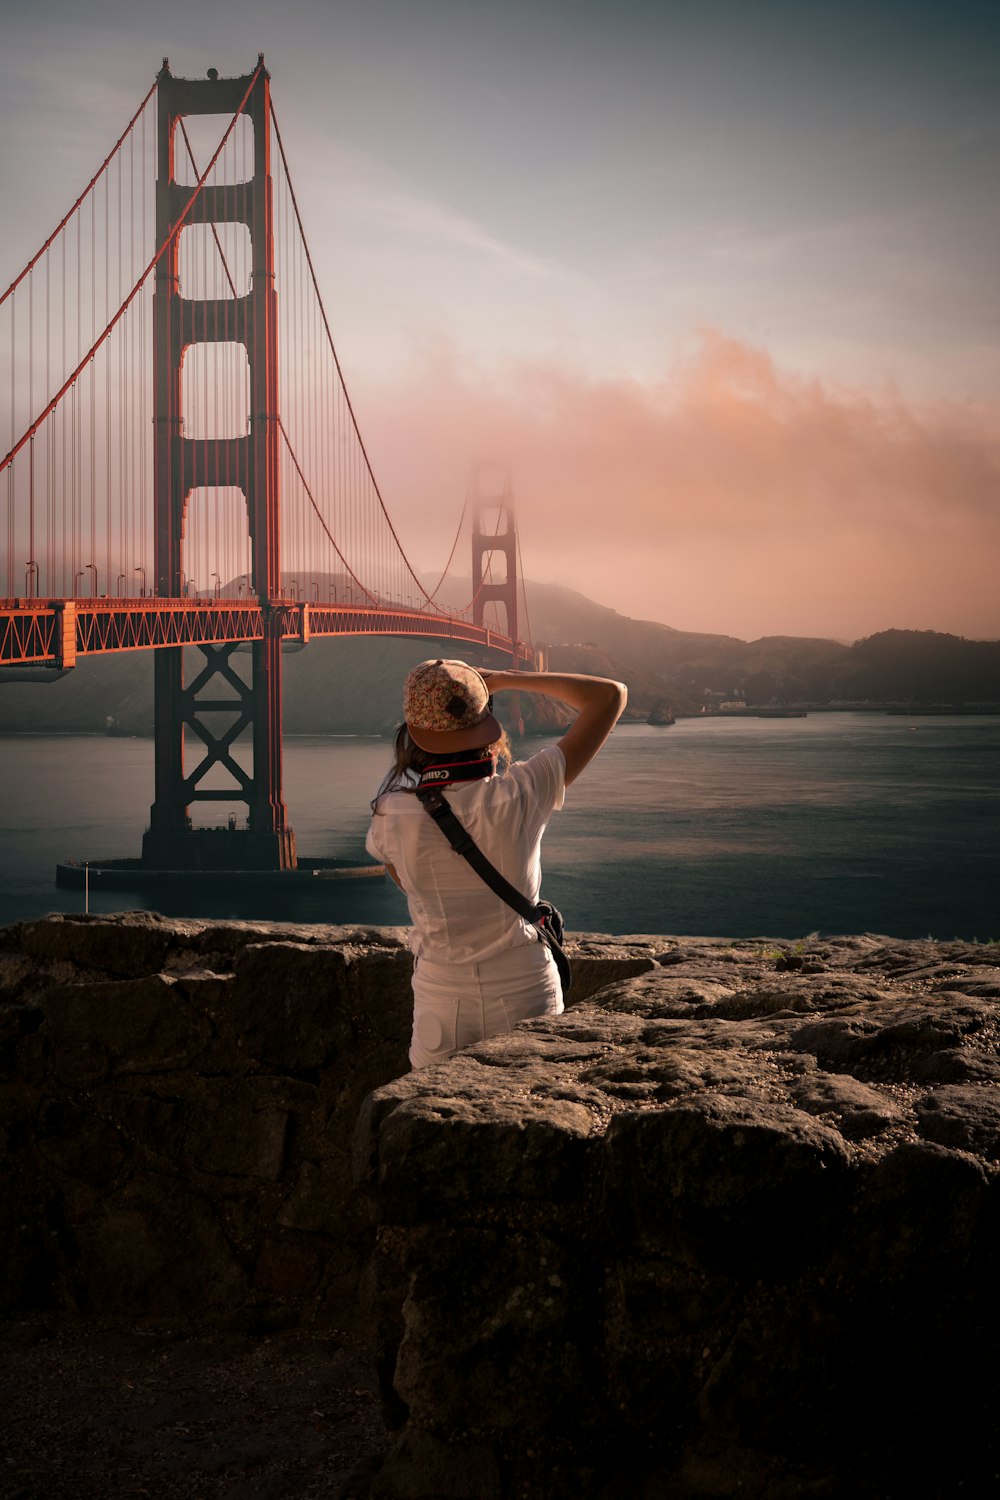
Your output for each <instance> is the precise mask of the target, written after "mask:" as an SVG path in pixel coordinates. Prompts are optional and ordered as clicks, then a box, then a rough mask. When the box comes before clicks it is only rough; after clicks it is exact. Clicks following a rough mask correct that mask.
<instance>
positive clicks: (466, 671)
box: [403, 658, 503, 755]
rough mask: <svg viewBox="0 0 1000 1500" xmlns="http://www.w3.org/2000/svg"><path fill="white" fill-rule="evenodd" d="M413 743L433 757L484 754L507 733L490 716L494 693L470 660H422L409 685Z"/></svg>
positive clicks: (406, 711)
mask: <svg viewBox="0 0 1000 1500" xmlns="http://www.w3.org/2000/svg"><path fill="white" fill-rule="evenodd" d="M403 718H404V719H405V720H406V727H407V729H408V730H409V732H410V739H411V740H412V741H413V743H414V744H415V745H417V746H419V748H420V749H421V750H428V751H430V753H431V754H434V755H436V754H438V753H440V752H445V753H447V752H448V751H453V750H479V749H481V748H483V747H484V746H486V745H492V744H493V743H494V741H495V740H498V739H499V738H500V736H501V734H502V733H503V730H502V729H501V728H500V725H499V724H498V723H497V721H496V719H495V718H494V717H493V715H492V713H491V712H490V690H489V688H488V687H487V686H486V683H485V682H484V681H483V679H482V677H481V676H480V675H479V673H478V672H477V671H476V669H475V667H470V666H468V665H467V664H466V663H465V662H464V661H443V660H441V658H438V659H437V660H436V661H422V662H421V663H420V665H419V666H417V667H414V668H413V670H412V672H410V674H409V676H408V677H407V679H406V681H405V683H404V684H403Z"/></svg>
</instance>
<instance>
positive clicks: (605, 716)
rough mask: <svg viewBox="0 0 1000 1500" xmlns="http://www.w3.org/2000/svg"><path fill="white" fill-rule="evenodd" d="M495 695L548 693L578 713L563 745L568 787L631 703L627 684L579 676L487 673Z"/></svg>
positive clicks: (488, 685) (561, 745)
mask: <svg viewBox="0 0 1000 1500" xmlns="http://www.w3.org/2000/svg"><path fill="white" fill-rule="evenodd" d="M481 675H482V678H483V681H484V682H485V683H486V686H487V687H488V688H489V690H490V692H491V693H502V692H504V691H511V692H515V691H516V692H519V693H544V694H545V696H546V697H548V698H557V699H558V700H559V702H560V703H565V704H567V705H568V706H569V707H570V708H575V709H576V710H577V716H576V719H575V720H574V721H573V723H572V724H571V725H570V726H569V728H568V729H567V730H566V733H565V734H564V735H563V737H562V739H561V740H560V741H559V746H560V749H561V750H562V753H563V756H564V758H565V761H566V785H567V786H568V785H569V784H570V782H571V781H575V780H576V778H577V777H578V776H579V774H580V772H581V771H582V770H583V769H584V767H585V766H587V765H589V764H590V762H591V761H592V760H593V758H594V756H595V755H596V754H597V752H598V750H600V748H601V746H602V745H603V744H604V741H605V740H606V739H607V737H608V735H609V734H610V733H611V731H612V729H613V728H614V727H615V724H616V723H617V722H618V720H619V718H620V717H621V714H622V710H623V709H624V707H625V704H626V703H627V702H628V690H627V689H626V687H625V684H624V683H623V682H613V681H612V680H611V678H610V677H585V676H583V675H582V674H579V673H576V672H483V673H482V674H481Z"/></svg>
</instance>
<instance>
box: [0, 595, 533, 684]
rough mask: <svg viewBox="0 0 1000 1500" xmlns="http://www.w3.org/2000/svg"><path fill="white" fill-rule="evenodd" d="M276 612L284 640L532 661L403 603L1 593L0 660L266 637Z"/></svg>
mask: <svg viewBox="0 0 1000 1500" xmlns="http://www.w3.org/2000/svg"><path fill="white" fill-rule="evenodd" d="M267 609H269V610H270V611H271V612H273V613H275V614H277V615H278V617H279V629H280V633H281V637H282V639H283V640H290V641H299V642H301V643H303V644H304V643H305V642H307V641H309V640H311V639H312V638H313V637H316V636H335V635H399V636H414V637H424V638H426V639H428V640H455V641H462V642H465V643H467V644H469V645H475V646H482V647H485V648H486V649H487V650H495V651H499V652H503V653H505V654H507V655H508V656H514V655H515V648H516V658H517V661H518V662H519V663H523V664H524V665H525V666H531V665H532V664H533V661H534V652H533V650H532V648H531V646H530V645H528V644H527V643H526V642H524V641H517V642H514V641H512V640H511V638H510V636H507V635H503V634H501V632H500V631H497V630H492V629H491V628H490V627H489V626H488V625H475V624H473V623H472V622H471V621H470V620H463V619H461V618H460V617H458V616H455V615H435V614H430V613H428V612H427V611H423V612H421V611H420V610H417V609H408V608H407V607H406V606H405V605H397V606H396V607H394V608H393V607H389V606H385V605H358V604H321V603H315V604H307V603H299V602H296V601H295V600H291V599H283V600H277V601H275V602H274V603H272V604H271V605H270V606H263V605H261V604H260V603H259V602H258V601H257V600H256V599H247V600H240V599H223V598H219V599H211V600H208V599H196V600H195V599H92V598H90V599H48V600H46V599H0V665H2V666H11V667H13V666H26V667H27V666H33V667H45V666H48V667H58V668H63V669H65V668H67V667H72V666H74V665H75V663H76V659H77V657H78V656H97V655H107V654H109V653H110V652H114V651H143V650H149V649H151V648H153V647H156V646H198V645H208V644H210V643H211V644H221V643H222V642H224V641H259V640H263V638H264V625H265V615H266V611H267Z"/></svg>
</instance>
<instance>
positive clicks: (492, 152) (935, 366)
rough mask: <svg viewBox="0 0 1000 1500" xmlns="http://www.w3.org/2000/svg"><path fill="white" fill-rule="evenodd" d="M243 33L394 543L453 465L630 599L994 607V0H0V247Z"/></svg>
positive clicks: (435, 525) (550, 568)
mask: <svg viewBox="0 0 1000 1500" xmlns="http://www.w3.org/2000/svg"><path fill="white" fill-rule="evenodd" d="M261 51H263V52H264V54H265V59H266V62H267V66H268V69H269V71H270V73H271V77H272V90H273V100H274V105H275V109H276V112H277V116H278V120H279V123H280V125H281V130H282V135H283V137H284V140H285V145H286V148H287V151H288V155H289V159H290V163H291V168H292V172H293V177H294V180H295V184H296V190H297V193H298V196H299V198H300V201H301V203H302V207H303V216H304V220H305V225H306V231H307V235H308V238H309V242H310V245H311V249H312V253H313V257H314V261H315V264H316V270H317V275H318V278H319V282H320V285H321V287H322V289H323V294H324V298H325V301H326V306H327V309H328V312H329V315H330V320H331V324H332V327H333V332H334V336H335V339H336V342H337V346H338V351H339V354H340V358H341V362H342V365H343V368H344V371H345V375H346V377H347V382H348V386H349V389H350V391H351V394H352V398H353V400H354V403H355V406H356V410H357V413H358V418H359V422H360V426H361V430H362V433H363V436H364V439H365V442H366V445H367V447H368V450H369V453H370V456H371V459H372V462H373V466H374V469H375V473H376V476H377V478H378V480H379V484H380V487H381V489H382V492H383V494H384V495H385V497H386V501H387V504H388V506H389V508H390V511H391V513H392V516H393V519H394V521H395V522H396V525H397V529H398V531H399V533H400V535H401V538H402V540H403V542H404V545H405V546H406V548H407V550H408V551H409V552H410V554H411V555H412V556H413V558H414V560H415V561H416V562H417V564H418V565H419V566H422V567H424V568H426V569H427V571H428V572H430V573H433V572H434V571H435V569H436V568H437V567H440V565H441V564H442V563H443V560H444V553H445V552H446V550H447V547H448V545H449V544H450V538H451V535H452V533H453V530H454V526H455V524H456V522H457V517H458V514H459V512H460V510H461V506H462V501H463V498H464V496H465V495H466V493H467V491H468V490H469V488H470V486H472V485H474V484H475V483H476V478H475V476H476V475H477V473H478V472H480V471H481V469H482V468H483V467H484V466H485V467H487V468H489V469H490V470H491V471H496V470H502V471H503V472H505V473H506V474H507V475H508V477H509V482H510V486H511V491H512V493H513V495H514V497H515V501H516V505H517V516H518V526H519V532H520V538H521V548H522V556H523V562H524V569H525V572H526V574H527V575H528V576H529V577H530V578H535V579H538V580H541V581H546V582H555V583H561V584H565V585H568V586H571V587H573V588H578V589H580V590H582V591H583V592H584V593H587V594H588V595H590V596H591V597H592V598H594V599H596V600H598V601H599V602H601V603H603V604H606V605H609V606H611V607H613V608H615V609H617V610H619V611H620V612H621V613H623V614H628V615H632V616H634V617H640V618H647V619H657V620H662V621H664V622H665V623H667V624H670V625H673V626H676V627H678V628H680V629H686V630H704V631H713V632H720V633H726V634H730V635H735V636H738V637H741V638H743V639H755V638H757V637H760V636H762V635H774V634H794V635H817V636H833V637H836V638H838V639H844V640H853V639H856V638H858V637H860V636H863V635H868V634H871V633H873V632H874V631H876V630H881V629H886V628H890V627H900V628H910V629H934V630H947V631H953V632H956V633H958V634H963V635H968V636H975V637H990V638H996V637H997V636H1000V589H998V587H997V581H996V580H997V576H998V573H1000V566H998V565H1000V424H998V417H1000V274H998V273H1000V193H998V185H1000V184H998V175H1000V173H998V163H1000V149H998V148H1000V5H998V4H997V3H996V0H990V3H981V0H954V3H952V4H950V5H945V4H943V3H942V4H924V3H921V0H906V3H903V0H866V3H857V0H840V3H838V4H837V5H835V6H833V5H830V4H829V3H823V4H818V3H813V0H766V3H754V0H690V3H688V0H659V3H657V4H649V3H639V0H617V3H614V4H612V3H610V0H600V3H598V0H533V3H522V0H507V3H505V4H503V5H499V4H490V3H481V0H464V3H457V0H420V3H417V0H405V3H404V0H366V3H365V4H363V5H361V4H355V5H351V6H348V5H344V4H340V3H338V0H284V3H283V4H282V5H281V6H280V7H278V6H277V5H273V6H271V7H264V6H263V5H262V4H261V3H260V0H213V3H212V4H211V5H206V4H204V3H199V4H197V5H196V4H194V3H192V0H175V3H173V4H170V5H167V4H163V3H160V4H156V5H152V4H147V3H145V0H130V3H127V4H125V3H119V0H92V3H91V4H90V5H88V6H87V7H86V8H85V9H84V10H81V8H80V7H78V6H77V5H76V4H70V3H69V0H34V3H32V4H30V5H28V4H27V3H15V0H0V141H2V148H0V192H2V201H3V203H4V205H5V212H4V228H3V232H2V235H0V246H2V252H0V253H2V260H3V264H2V266H0V280H2V281H3V282H4V284H5V285H6V283H7V281H9V280H10V279H12V278H13V276H14V275H15V274H16V273H17V271H18V270H19V269H20V267H21V266H22V265H23V264H24V262H25V261H26V260H27V259H28V257H29V255H30V254H31V253H32V252H33V250H34V249H36V248H37V246H38V244H39V243H40V242H41V240H42V239H43V238H44V237H45V235H46V234H47V233H48V232H49V231H50V229H51V228H53V227H54V225H55V223H56V222H57V221H58V220H59V218H60V217H61V216H62V214H63V213H64V212H65V210H66V209H67V208H68V206H69V204H70V202H71V201H72V199H73V198H74V197H75V196H76V194H77V192H79V190H80V189H81V188H82V186H83V185H84V184H85V182H86V181H87V180H88V178H89V177H90V175H91V173H92V172H93V171H94V170H95V168H96V166H97V165H98V163H99V161H100V160H101V158H102V157H103V155H104V154H105V152H106V151H107V150H108V149H109V147H110V145H111V144H112V143H113V142H114V140H115V139H116V137H117V135H118V134H119V133H120V131H121V129H122V128H123V126H124V124H125V122H126V120H127V119H128V117H129V116H130V114H131V113H132V111H133V109H134V108H135V106H136V104H137V103H138V101H139V99H140V98H141V97H142V95H143V94H144V93H145V90H146V88H147V87H148V86H149V83H150V82H151V80H152V77H153V75H154V74H155V72H156V70H157V68H158V67H159V65H160V61H161V58H162V57H163V56H168V57H169V59H170V64H171V68H172V71H173V72H174V73H175V74H176V75H179V76H191V77H201V76H204V73H205V71H206V69H207V68H208V67H210V66H215V67H217V68H218V69H219V71H220V73H222V74H223V75H232V74H240V73H248V72H250V71H251V70H252V68H253V65H254V63H255V61H256V57H257V54H258V52H261Z"/></svg>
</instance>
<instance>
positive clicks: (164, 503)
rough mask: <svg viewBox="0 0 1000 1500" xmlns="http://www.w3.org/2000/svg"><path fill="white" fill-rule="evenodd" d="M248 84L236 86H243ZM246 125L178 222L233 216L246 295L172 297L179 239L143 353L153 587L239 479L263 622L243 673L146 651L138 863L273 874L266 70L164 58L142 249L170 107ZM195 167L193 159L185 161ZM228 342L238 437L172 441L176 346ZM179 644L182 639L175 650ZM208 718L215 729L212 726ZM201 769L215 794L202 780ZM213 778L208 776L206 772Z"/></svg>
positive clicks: (167, 198)
mask: <svg viewBox="0 0 1000 1500" xmlns="http://www.w3.org/2000/svg"><path fill="white" fill-rule="evenodd" d="M252 79H255V81H254V82H253V87H252V88H251V89H250V92H249V94H247V90H248V86H249V85H250V83H251V80H252ZM245 95H246V100H245V103H244V104H243V112H244V114H245V115H246V116H247V117H248V118H249V120H250V122H251V124H252V127H253V162H254V170H253V176H252V177H251V178H250V179H249V180H247V181H246V182H242V183H237V184H235V185H231V186H224V187H223V186H213V185H212V184H211V183H206V184H205V186H204V187H203V188H202V190H201V192H200V193H199V195H198V197H197V199H196V200H195V202H194V204H193V205H192V207H191V209H190V211H189V213H188V215H187V217H186V219H185V224H192V223H194V224H218V223H242V224H245V225H246V226H247V228H248V230H249V233H250V239H251V245H252V266H253V274H252V279H251V284H250V289H249V291H248V292H247V294H246V295H245V296H234V297H233V298H231V299H227V300H224V301H223V300H208V299H201V300H199V299H195V298H191V297H185V296H183V295H182V294H181V292H182V289H181V287H180V285H179V279H178V245H179V241H180V235H179V234H177V235H175V236H174V238H173V239H172V240H171V242H170V245H169V248H168V249H167V251H166V253H165V254H164V255H163V257H162V259H161V260H160V263H159V265H158V266H157V268H156V287H155V293H154V297H153V361H154V371H153V380H154V418H155V423H156V429H155V439H154V464H155V480H154V526H155V553H154V573H155V586H154V593H155V594H156V595H157V596H159V597H163V598H173V599H176V598H178V597H180V596H181V595H182V593H183V587H182V585H183V583H184V576H183V572H182V564H183V546H184V530H185V521H186V517H187V509H188V500H189V497H190V494H191V491H192V490H193V489H194V488H195V486H196V485H197V486H198V487H199V488H205V487H208V488H212V487H221V486H225V487H227V488H228V487H230V486H235V485H238V486H239V487H240V488H241V489H242V491H243V494H244V496H245V498H246V506H247V517H248V522H249V530H250V542H251V556H252V574H251V578H252V585H253V588H254V591H255V592H256V594H257V598H258V600H259V601H260V604H261V606H262V610H263V615H264V639H263V640H261V641H254V642H253V643H252V644H251V655H250V673H249V681H245V680H244V678H243V677H242V676H241V675H240V673H239V672H237V671H236V667H235V663H234V662H233V660H232V656H233V652H234V651H235V650H236V646H235V645H234V644H226V645H203V646H199V647H197V648H195V649H197V650H200V651H201V652H202V655H203V656H204V658H205V662H204V666H203V667H202V668H201V670H200V671H198V672H197V673H196V674H195V676H194V678H193V680H192V681H191V682H189V683H185V680H184V663H183V652H182V650H181V649H180V648H176V647H174V648H166V649H159V650H157V651H156V661H155V669H154V670H155V714H156V730H155V734H156V740H155V746H156V792H155V801H154V802H153V805H152V808H151V813H150V828H149V831H148V833H147V834H146V835H145V837H144V839H143V851H142V857H143V864H144V865H145V866H147V867H150V868H155V869H174V870H177V869H187V870H206V869H244V870H262V869H264V870H266V869H270V870H284V869H294V868H295V836H294V834H293V833H292V830H291V829H290V828H289V827H288V820H287V814H286V811H285V804H284V801H283V800H282V786H281V634H280V629H281V627H280V621H279V618H278V612H277V611H276V610H275V608H274V605H275V602H276V601H278V600H280V598H281V592H282V589H281V568H280V555H279V510H278V506H279V495H278V338H277V294H276V291H275V282H274V226H273V209H272V186H271V121H270V78H269V75H268V74H267V72H266V71H265V69H264V67H263V59H261V64H260V66H259V67H258V69H257V73H256V75H250V76H248V77H244V78H218V77H214V76H212V74H210V75H209V78H208V79H206V80H200V79H198V80H195V79H183V78H174V77H173V75H172V74H171V72H170V69H169V66H168V64H167V61H166V59H164V64H163V68H162V70H161V72H160V74H159V76H158V94H157V103H158V106H159V127H158V167H157V183H156V233H157V244H163V243H164V241H165V240H166V239H167V237H168V236H169V234H170V231H171V228H172V226H173V225H174V224H176V222H177V220H178V218H179V217H180V215H181V213H182V211H183V210H184V208H185V205H186V204H187V202H188V200H189V199H190V197H191V192H192V190H191V188H189V187H185V186H182V185H181V184H179V183H178V182H177V180H176V175H175V148H176V141H175V135H176V126H177V122H178V120H179V119H181V118H182V117H183V116H185V115H206V114H212V115H219V116H220V117H221V116H224V115H229V116H232V115H233V113H234V112H235V111H236V110H237V109H238V108H239V107H240V103H241V101H243V100H244V96H245ZM202 165H203V164H202V163H199V167H201V166H202ZM223 340H224V341H225V342H227V343H240V344H242V345H243V346H244V347H245V348H246V352H247V360H248V364H249V372H250V387H249V388H250V421H249V430H248V432H247V434H246V435H245V436H242V437H226V438H218V439H216V438H204V439H196V438H190V437H186V436H185V434H184V429H183V420H182V413H183V404H182V382H183V365H184V356H185V353H186V352H187V351H188V350H189V349H190V348H191V347H192V346H193V345H195V344H199V343H218V342H222V341H223ZM189 649H191V648H189ZM220 724H221V726H222V727H220ZM247 728H249V729H250V730H251V731H252V737H253V765H252V771H251V772H249V773H248V772H246V771H245V770H244V769H243V768H242V767H241V766H240V765H239V764H238V763H237V762H236V760H235V759H234V758H233V754H232V751H233V745H234V743H235V741H236V739H237V737H238V736H239V735H240V734H241V733H242V732H243V731H244V730H245V729H247ZM185 731H187V732H188V734H189V737H194V736H196V737H197V738H198V739H199V740H200V741H201V742H202V745H203V746H204V753H203V755H202V758H201V760H200V761H199V762H198V764H197V765H196V766H194V767H193V769H192V770H190V771H189V772H187V773H185V766H184V749H185V746H184V740H185ZM216 768H218V769H220V770H221V772H222V774H223V776H224V777H225V778H228V784H227V785H225V786H223V787H221V788H220V787H217V786H211V787H209V786H206V785H204V784H203V783H204V782H205V780H206V778H209V779H213V778H211V777H209V773H210V772H212V771H213V770H216ZM214 779H215V780H216V781H217V780H218V774H217V775H216V777H215V778H214ZM233 801H242V802H245V803H246V805H247V820H246V827H244V828H235V827H233V826H232V820H231V821H230V826H229V827H228V828H193V827H192V825H191V817H190V808H191V805H192V804H193V803H197V802H206V803H212V802H215V803H229V804H232V802H233Z"/></svg>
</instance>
